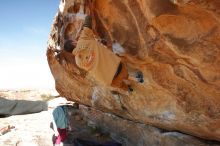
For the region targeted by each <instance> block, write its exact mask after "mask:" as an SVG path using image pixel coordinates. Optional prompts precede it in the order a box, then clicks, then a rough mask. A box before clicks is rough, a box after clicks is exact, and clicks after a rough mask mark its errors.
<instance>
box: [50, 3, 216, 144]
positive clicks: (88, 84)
mask: <svg viewBox="0 0 220 146" xmlns="http://www.w3.org/2000/svg"><path fill="white" fill-rule="evenodd" d="M82 13H90V14H91V16H92V17H93V30H94V32H95V34H96V35H97V36H98V37H100V38H103V39H105V40H107V44H108V45H109V46H111V42H113V41H116V42H117V43H118V44H120V45H121V46H122V47H123V48H124V49H123V50H115V52H117V53H118V55H119V56H121V57H122V59H123V60H125V61H126V63H127V65H128V71H129V74H130V75H131V76H132V75H133V74H134V72H136V71H137V70H141V71H142V72H143V74H144V81H145V82H144V83H142V84H141V83H137V82H135V81H133V82H132V87H133V88H134V92H132V93H129V94H127V93H124V92H123V91H120V90H118V89H114V88H112V87H103V86H101V85H99V83H97V82H96V81H95V80H94V79H92V78H91V77H90V76H89V75H88V73H86V72H85V71H83V70H81V69H79V68H78V67H77V66H76V65H75V60H74V57H73V56H72V54H70V53H67V52H65V51H61V53H59V54H57V53H56V51H55V49H59V50H63V45H64V42H65V40H68V39H74V38H75V37H76V34H77V32H78V31H79V29H80V28H81V26H82V23H83V20H82V19H81V18H82V17H83V15H82ZM219 40H220V2H219V0H191V1H190V0H144V1H143V0H62V1H61V3H60V6H59V11H58V13H57V15H56V17H55V19H54V22H53V26H52V29H51V34H50V37H49V41H48V50H47V57H48V63H49V66H50V69H51V72H52V74H53V76H54V79H55V82H56V89H57V91H58V92H59V93H60V94H61V95H62V96H65V97H67V98H68V99H70V100H73V101H77V102H79V103H82V104H84V105H87V106H91V107H94V108H96V109H99V110H101V111H104V112H109V113H112V114H114V115H118V116H120V117H123V118H125V119H129V120H132V121H134V122H139V123H144V124H150V125H153V126H156V127H159V128H163V129H167V130H170V131H181V132H183V133H188V134H190V135H194V136H198V137H201V138H205V139H210V140H217V141H220V41H219ZM112 90H117V91H118V92H119V93H120V94H119V96H115V95H112V92H111V91H112Z"/></svg>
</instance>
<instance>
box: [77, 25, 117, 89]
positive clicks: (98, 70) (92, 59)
mask: <svg viewBox="0 0 220 146" xmlns="http://www.w3.org/2000/svg"><path fill="white" fill-rule="evenodd" d="M73 54H74V55H75V59H76V64H77V65H78V67H80V68H82V69H84V70H86V71H88V72H89V74H90V75H91V76H93V77H94V78H95V79H96V80H97V81H99V82H100V83H101V84H103V85H107V86H110V85H111V83H112V80H113V78H114V75H115V73H116V71H117V69H118V66H119V63H120V62H121V58H119V57H118V56H116V55H115V54H114V53H113V52H112V51H110V50H109V49H107V47H106V46H104V45H102V44H101V43H99V42H98V41H96V40H95V37H94V34H93V31H92V30H91V29H90V28H87V27H84V29H83V31H82V33H81V35H80V38H79V41H78V43H77V46H76V48H75V49H74V50H73Z"/></svg>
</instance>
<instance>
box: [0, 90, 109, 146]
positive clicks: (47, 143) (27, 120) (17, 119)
mask: <svg viewBox="0 0 220 146" xmlns="http://www.w3.org/2000/svg"><path fill="white" fill-rule="evenodd" d="M56 95H58V93H57V92H56V91H54V90H13V91H12V90H1V91H0V97H3V98H7V99H25V100H48V99H51V98H53V96H56ZM69 114H70V118H69V119H70V121H71V124H70V127H69V130H70V132H69V135H68V141H69V143H70V145H71V146H73V144H71V143H72V141H73V140H74V138H84V139H87V140H88V139H90V140H96V141H99V142H103V141H107V140H110V138H109V137H107V136H105V135H102V134H101V133H99V131H97V130H96V129H92V128H91V127H89V126H88V123H87V122H86V121H85V120H84V119H83V118H82V117H80V115H78V114H77V112H76V111H72V112H70V113H69ZM51 122H52V110H49V111H43V112H40V113H35V114H28V115H16V116H10V117H6V118H0V128H1V127H4V126H8V125H10V126H14V128H13V129H11V130H10V131H9V132H7V133H5V134H4V135H1V136H0V146H52V145H53V144H52V136H53V130H52V129H51V128H50V123H51Z"/></svg>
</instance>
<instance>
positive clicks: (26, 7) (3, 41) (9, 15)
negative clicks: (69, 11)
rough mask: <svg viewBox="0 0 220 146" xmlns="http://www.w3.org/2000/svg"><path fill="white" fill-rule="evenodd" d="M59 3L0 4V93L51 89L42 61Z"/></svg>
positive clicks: (24, 1)
mask: <svg viewBox="0 0 220 146" xmlns="http://www.w3.org/2000/svg"><path fill="white" fill-rule="evenodd" d="M59 2H60V0H12V1H10V0H1V4H0V67H1V69H0V89H1V88H29V87H30V88H41V87H42V88H47V87H52V86H53V83H52V82H53V79H52V76H51V74H50V71H49V69H48V65H47V61H46V43H47V39H48V35H49V33H50V28H51V25H52V21H53V18H54V16H55V14H56V12H57V11H58V6H59ZM36 78H37V79H38V80H37V81H38V82H36ZM32 79H33V80H32ZM41 79H42V80H41ZM45 80H46V81H48V82H49V83H45ZM41 81H43V83H40V82H41ZM19 82H23V83H19ZM35 83H36V84H35ZM41 84H42V85H41Z"/></svg>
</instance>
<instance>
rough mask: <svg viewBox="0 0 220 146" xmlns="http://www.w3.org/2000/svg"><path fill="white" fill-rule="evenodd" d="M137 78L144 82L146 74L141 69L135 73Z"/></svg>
mask: <svg viewBox="0 0 220 146" xmlns="http://www.w3.org/2000/svg"><path fill="white" fill-rule="evenodd" d="M135 78H136V79H137V81H138V82H140V83H143V82H144V75H143V73H142V72H141V71H138V72H136V73H135Z"/></svg>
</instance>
